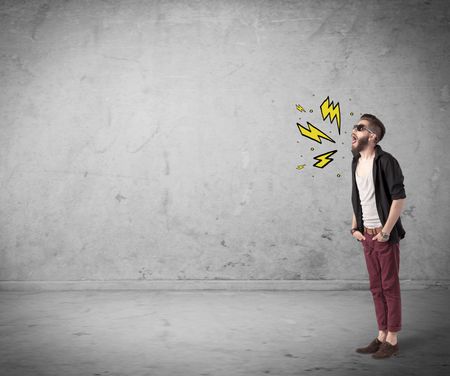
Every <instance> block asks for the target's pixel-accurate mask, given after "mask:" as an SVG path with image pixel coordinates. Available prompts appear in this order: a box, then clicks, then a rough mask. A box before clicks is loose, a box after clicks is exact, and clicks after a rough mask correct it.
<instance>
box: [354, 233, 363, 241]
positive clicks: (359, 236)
mask: <svg viewBox="0 0 450 376" xmlns="http://www.w3.org/2000/svg"><path fill="white" fill-rule="evenodd" d="M352 236H353V237H354V238H355V239H356V240H359V241H361V240H366V237H365V236H364V235H363V234H361V232H360V231H355V232H354V233H353V234H352Z"/></svg>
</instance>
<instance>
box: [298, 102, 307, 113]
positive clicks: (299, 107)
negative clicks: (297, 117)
mask: <svg viewBox="0 0 450 376" xmlns="http://www.w3.org/2000/svg"><path fill="white" fill-rule="evenodd" d="M295 107H297V110H299V111H300V112H306V110H305V109H304V108H303V107H302V106H301V105H299V104H297V105H295Z"/></svg>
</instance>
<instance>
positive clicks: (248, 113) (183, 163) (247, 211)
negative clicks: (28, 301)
mask: <svg viewBox="0 0 450 376" xmlns="http://www.w3.org/2000/svg"><path fill="white" fill-rule="evenodd" d="M449 21H450V14H449V6H448V3H447V1H445V0H440V1H439V0H436V1H392V0H385V1H317V0H311V1H298V2H296V1H256V0H255V1H148V2H145V1H122V2H119V1H64V2H63V1H50V2H45V1H21V2H18V1H1V8H0V64H1V65H0V87H1V91H0V98H1V99H0V113H1V120H0V131H1V135H0V185H1V190H0V226H1V227H0V236H1V242H0V250H1V253H0V280H3V281H12V280H25V281H31V280H48V281H53V280H117V279H132V280H133V279H135V280H139V279H361V280H364V279H367V272H366V269H365V263H364V256H363V253H362V246H361V244H359V243H357V242H356V241H355V240H354V239H352V238H351V237H350V235H349V233H348V229H349V227H350V220H351V215H352V208H351V203H350V194H351V191H350V188H351V187H350V183H351V176H350V162H351V152H350V147H351V146H350V130H351V125H352V124H353V123H355V122H356V121H357V120H358V115H360V114H361V113H364V112H370V113H374V114H376V115H377V116H379V117H380V118H381V120H382V121H384V123H385V124H386V127H387V134H386V137H385V139H384V140H383V141H382V142H381V146H382V147H383V149H384V150H386V151H389V152H391V153H392V154H393V155H394V156H395V157H396V158H397V160H398V161H399V162H400V164H401V166H402V169H403V173H404V175H405V188H406V192H407V202H406V207H405V210H404V211H403V214H402V219H403V223H404V227H405V229H406V238H405V239H403V240H402V242H401V268H400V269H401V270H400V276H401V278H404V279H425V280H427V279H438V280H439V279H441V280H444V279H448V277H449V260H450V258H449V254H448V234H449V231H448V230H449V223H450V217H449V209H448V208H449V164H448V158H447V156H448V149H447V147H448V144H449V141H450V139H449V120H448V119H449V115H450V114H449V102H450V89H449V84H450V83H449V81H450V79H449V76H450V68H449V64H448V62H449V52H448V51H449V48H450V32H449ZM327 96H330V99H331V100H334V102H335V103H336V102H339V104H340V108H341V116H342V129H341V134H340V135H339V134H338V132H337V127H336V122H334V123H332V124H330V122H329V121H328V120H326V121H323V120H322V118H321V115H320V111H319V106H320V104H321V102H322V101H323V100H324V99H325V98H326V97H327ZM296 104H301V105H302V106H303V107H304V108H305V110H306V112H299V111H298V110H297V109H296ZM310 110H312V112H310ZM351 113H353V115H352V114H351ZM300 118H301V119H300ZM306 121H310V122H312V123H313V124H314V125H316V126H317V127H319V128H320V129H322V130H324V131H325V132H326V133H327V134H329V135H330V136H331V137H333V139H335V140H336V143H335V144H332V145H331V143H328V142H326V141H324V142H323V143H322V145H320V144H318V143H314V142H312V141H311V140H308V139H307V138H305V137H302V136H301V134H300V133H299V130H298V128H297V125H296V123H297V122H303V124H304V123H305V122H306ZM330 145H331V146H330ZM311 147H314V151H312V150H311ZM330 147H331V148H335V149H337V150H338V152H337V153H336V154H335V155H334V161H333V162H331V163H330V164H329V165H328V166H327V167H325V168H323V169H318V168H316V167H313V166H312V163H313V162H315V161H314V160H313V159H312V157H313V156H315V155H316V154H318V153H319V152H326V151H328V150H330ZM299 164H305V167H304V168H303V169H301V170H299V169H297V168H296V167H297V166H298V165H299Z"/></svg>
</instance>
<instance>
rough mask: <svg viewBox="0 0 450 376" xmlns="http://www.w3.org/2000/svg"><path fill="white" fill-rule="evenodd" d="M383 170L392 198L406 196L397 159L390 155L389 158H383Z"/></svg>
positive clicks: (396, 198)
mask: <svg viewBox="0 0 450 376" xmlns="http://www.w3.org/2000/svg"><path fill="white" fill-rule="evenodd" d="M383 170H384V176H385V177H386V183H387V186H388V189H389V194H390V195H391V198H392V200H398V199H401V198H406V192H405V186H404V184H403V181H404V177H403V173H402V169H401V168H400V164H399V163H398V161H397V159H395V158H394V157H393V156H392V155H390V156H389V158H385V163H384V168H383Z"/></svg>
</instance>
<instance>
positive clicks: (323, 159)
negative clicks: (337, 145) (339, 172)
mask: <svg viewBox="0 0 450 376" xmlns="http://www.w3.org/2000/svg"><path fill="white" fill-rule="evenodd" d="M336 152H337V150H333V151H329V152H327V153H323V154H320V155H316V156H315V157H314V159H315V160H316V161H317V162H316V163H314V164H313V166H314V167H318V168H324V167H325V166H326V165H327V164H328V163H330V162H331V161H333V158H330V157H331V156H332V155H333V154H334V153H336Z"/></svg>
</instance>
